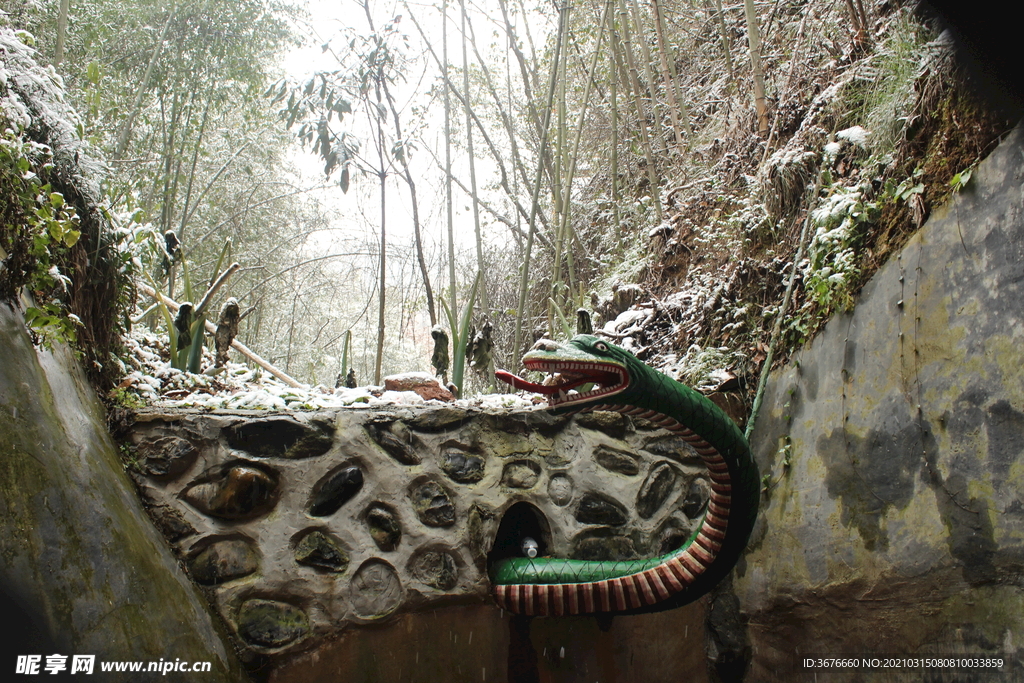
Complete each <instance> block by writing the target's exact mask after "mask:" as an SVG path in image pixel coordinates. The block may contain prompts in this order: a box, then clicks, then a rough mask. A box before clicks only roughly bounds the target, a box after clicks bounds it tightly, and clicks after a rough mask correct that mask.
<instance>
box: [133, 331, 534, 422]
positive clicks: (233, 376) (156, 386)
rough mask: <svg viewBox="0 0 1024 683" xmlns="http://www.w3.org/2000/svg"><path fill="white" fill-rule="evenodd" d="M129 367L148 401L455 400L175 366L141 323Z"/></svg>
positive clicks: (176, 404) (241, 368) (297, 404)
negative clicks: (290, 383) (299, 383)
mask: <svg viewBox="0 0 1024 683" xmlns="http://www.w3.org/2000/svg"><path fill="white" fill-rule="evenodd" d="M126 350H127V356H128V357H127V358H125V359H124V362H125V369H126V370H127V372H126V374H125V378H124V380H123V381H122V382H121V384H120V385H119V388H120V389H121V390H122V391H123V392H125V393H126V394H128V395H131V396H135V397H137V398H138V399H140V400H141V401H143V402H145V403H146V404H147V405H152V406H159V407H166V408H205V409H208V410H216V409H222V410H321V409H326V408H339V407H342V406H382V405H415V404H430V405H452V404H450V403H443V402H441V401H436V400H431V401H424V399H423V398H421V397H420V396H419V395H418V394H416V393H415V392H412V391H385V390H384V388H383V387H373V386H369V387H358V388H356V389H346V388H344V387H342V388H338V389H334V388H331V387H325V386H323V385H318V386H303V387H301V388H296V387H291V386H288V385H287V384H285V383H284V382H282V381H281V380H279V379H277V378H276V377H274V376H273V375H271V374H270V373H268V372H266V371H264V370H263V369H262V368H259V367H256V368H250V367H248V366H247V365H244V364H241V363H235V362H228V363H227V365H226V366H225V368H224V370H223V371H220V372H217V373H215V374H208V373H210V371H209V370H207V371H206V372H204V373H202V374H193V373H190V372H183V371H181V370H176V369H174V368H172V367H171V366H170V363H169V362H168V361H167V358H168V353H167V338H166V336H164V335H160V334H155V333H153V332H151V331H149V330H148V329H147V328H146V327H144V326H142V325H136V326H135V328H134V329H133V330H132V334H131V336H130V337H129V338H128V339H127V340H126ZM203 360H204V362H203V367H204V368H212V367H213V356H212V354H211V353H210V352H209V351H208V350H205V349H204V358H203ZM454 405H457V406H459V407H463V408H478V409H484V410H486V409H509V408H520V409H521V408H528V407H531V406H533V405H534V403H533V401H532V400H531V399H529V398H527V397H526V396H525V394H524V395H516V394H483V395H480V396H472V397H469V398H466V399H461V400H459V401H457V402H455V404H454Z"/></svg>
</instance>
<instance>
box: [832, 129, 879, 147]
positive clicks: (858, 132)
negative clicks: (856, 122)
mask: <svg viewBox="0 0 1024 683" xmlns="http://www.w3.org/2000/svg"><path fill="white" fill-rule="evenodd" d="M869 135H871V133H870V132H868V131H867V130H865V129H864V128H862V127H860V126H853V127H852V128H847V129H845V130H841V131H839V132H838V133H836V137H837V138H839V139H840V140H846V141H847V142H849V143H850V144H853V145H857V146H858V147H860V148H861V149H867V146H868V136H869Z"/></svg>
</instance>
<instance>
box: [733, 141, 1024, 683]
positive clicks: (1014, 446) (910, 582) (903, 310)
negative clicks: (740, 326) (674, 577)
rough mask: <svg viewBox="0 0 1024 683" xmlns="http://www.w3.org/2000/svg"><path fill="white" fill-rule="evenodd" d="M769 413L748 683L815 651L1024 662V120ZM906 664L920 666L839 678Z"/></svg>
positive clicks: (746, 576)
mask: <svg viewBox="0 0 1024 683" xmlns="http://www.w3.org/2000/svg"><path fill="white" fill-rule="evenodd" d="M764 404H765V406H767V407H768V411H767V413H765V414H764V415H763V417H762V419H761V421H760V422H759V423H758V425H757V430H756V431H755V433H754V438H753V440H752V446H753V449H754V452H755V454H756V457H757V460H758V462H759V464H760V466H761V469H762V472H770V473H771V475H772V484H771V490H770V491H769V492H768V495H767V499H766V500H765V502H764V504H763V511H764V512H763V514H762V519H761V521H760V522H759V526H758V528H757V529H756V530H755V532H754V537H753V538H752V541H751V547H750V550H749V552H748V554H747V556H746V558H745V561H744V562H743V563H742V564H741V566H740V567H739V569H738V571H737V575H736V580H735V583H734V588H735V595H736V596H737V597H738V598H739V602H740V606H741V610H742V612H743V613H744V614H745V617H746V620H747V635H748V636H749V647H748V649H747V656H752V661H751V662H750V667H751V668H750V672H749V675H748V680H758V681H773V680H779V681H783V680H793V676H794V675H795V674H796V673H800V672H801V669H800V665H799V663H798V662H799V661H800V660H802V658H803V657H804V656H805V655H811V654H819V655H833V656H834V655H841V654H844V653H849V654H859V655H865V654H879V653H883V654H884V653H892V654H899V653H904V654H961V653H977V654H984V655H996V654H998V655H1000V656H1003V657H1004V658H1006V659H1009V660H1013V661H1015V662H1016V666H1017V667H1020V657H1019V655H1018V654H1017V649H1018V648H1019V647H1020V644H1021V642H1022V638H1024V591H1022V583H1024V135H1022V130H1021V128H1019V127H1018V129H1016V130H1015V131H1014V132H1013V133H1012V134H1011V135H1010V136H1009V137H1008V138H1007V139H1006V140H1005V141H1004V142H1003V143H1002V144H1001V146H1000V147H999V148H998V149H997V151H996V152H995V153H994V154H993V155H992V156H991V157H990V158H989V159H987V160H986V161H985V162H984V163H982V164H981V165H980V166H979V167H978V169H977V170H976V172H975V173H974V176H973V179H972V182H971V184H970V186H968V187H967V188H966V189H965V190H964V191H963V192H961V193H960V194H959V195H958V196H956V197H955V198H954V200H953V201H952V202H951V203H950V204H949V205H948V206H947V207H946V209H945V210H944V211H937V212H936V213H935V214H934V215H933V216H932V218H931V219H930V220H929V222H928V223H927V225H926V226H925V227H924V228H923V229H922V230H921V231H920V232H919V233H918V234H917V235H916V236H915V237H914V238H913V239H912V240H911V242H910V243H909V244H908V245H907V246H906V247H905V248H904V250H903V252H902V253H901V254H900V256H899V257H897V258H895V259H893V260H892V261H890V262H889V263H888V264H887V265H886V266H885V267H883V268H882V270H880V271H879V272H878V273H877V274H876V276H875V277H874V278H872V280H871V281H870V282H869V283H868V285H867V286H866V287H865V288H864V290H863V292H862V294H861V296H860V298H859V300H858V302H857V306H856V308H855V309H854V311H853V312H852V313H851V314H848V315H843V316H839V317H837V318H835V319H834V320H832V321H831V322H830V323H829V325H828V327H827V328H826V330H825V331H824V333H823V334H822V335H820V336H819V337H818V338H817V339H816V340H815V341H814V342H813V344H812V345H811V346H810V347H808V348H807V349H805V350H803V351H802V352H801V353H799V354H797V355H796V356H794V358H793V360H792V362H791V363H790V365H789V366H788V367H787V368H786V369H785V370H784V371H783V372H779V373H777V374H776V375H775V376H774V377H773V378H772V380H771V382H770V383H769V385H768V390H767V393H766V397H765V402H764ZM1016 670H1017V671H1018V673H1019V671H1020V669H1019V668H1018V669H1016ZM933 673H936V675H939V673H938V672H933ZM806 674H807V671H806V670H803V671H802V675H806ZM947 674H950V672H948V671H947V672H944V673H942V674H941V675H947ZM893 675H897V676H900V675H903V676H905V677H906V679H907V680H921V677H922V676H923V675H924V674H923V672H922V671H921V670H914V671H904V672H903V673H902V674H896V673H894V672H893V671H888V672H882V671H869V670H864V669H861V670H859V671H848V672H836V671H833V672H830V673H829V680H831V681H842V680H858V681H862V680H883V679H884V680H903V678H893V677H892V676H893ZM961 675H963V672H961ZM887 676H888V677H887ZM936 680H946V679H945V678H937V679H936ZM970 680H1000V681H1002V680H1008V678H1007V673H1006V670H1005V669H1004V670H1003V671H998V672H993V671H991V670H988V671H986V670H984V669H982V670H975V671H972V672H970Z"/></svg>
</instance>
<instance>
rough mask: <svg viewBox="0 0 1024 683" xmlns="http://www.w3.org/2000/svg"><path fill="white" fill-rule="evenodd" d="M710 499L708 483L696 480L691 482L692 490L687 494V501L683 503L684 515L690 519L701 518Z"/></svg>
mask: <svg viewBox="0 0 1024 683" xmlns="http://www.w3.org/2000/svg"><path fill="white" fill-rule="evenodd" d="M710 498H711V491H710V487H709V486H708V484H707V482H705V481H702V480H700V479H694V480H693V481H691V482H690V489H689V491H687V492H686V499H685V500H684V501H683V505H682V510H683V514H684V515H686V516H687V517H689V518H690V519H696V518H698V517H700V515H701V514H702V513H703V512H704V508H705V507H707V504H708V500H709V499H710Z"/></svg>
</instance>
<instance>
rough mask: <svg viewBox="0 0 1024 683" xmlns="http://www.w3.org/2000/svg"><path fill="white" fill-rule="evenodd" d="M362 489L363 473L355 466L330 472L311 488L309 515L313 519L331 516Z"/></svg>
mask: <svg viewBox="0 0 1024 683" xmlns="http://www.w3.org/2000/svg"><path fill="white" fill-rule="evenodd" d="M361 488H363V472H362V470H360V469H359V468H358V467H356V466H355V465H351V466H348V467H342V468H341V469H338V470H335V471H333V472H330V473H328V474H327V476H325V477H324V478H323V479H321V480H320V481H319V482H317V483H316V485H315V486H314V487H313V494H312V495H311V496H310V499H309V514H311V515H313V516H314V517H326V516H328V515H333V514H334V513H335V512H337V511H338V508H340V507H341V506H342V505H344V504H345V503H347V502H348V501H349V500H351V499H352V497H353V496H354V495H356V494H357V493H359V490H360V489H361Z"/></svg>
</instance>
